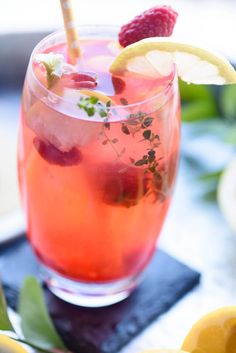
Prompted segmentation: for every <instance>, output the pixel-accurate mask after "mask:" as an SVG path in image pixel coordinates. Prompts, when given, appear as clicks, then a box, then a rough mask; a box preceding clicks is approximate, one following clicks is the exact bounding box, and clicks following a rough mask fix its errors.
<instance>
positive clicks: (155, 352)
mask: <svg viewBox="0 0 236 353" xmlns="http://www.w3.org/2000/svg"><path fill="white" fill-rule="evenodd" d="M142 353H188V352H186V351H182V350H180V349H168V348H163V349H149V350H146V351H144V352H142Z"/></svg>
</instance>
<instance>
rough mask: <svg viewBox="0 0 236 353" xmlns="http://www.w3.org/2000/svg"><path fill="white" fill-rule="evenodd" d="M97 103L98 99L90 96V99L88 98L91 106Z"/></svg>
mask: <svg viewBox="0 0 236 353" xmlns="http://www.w3.org/2000/svg"><path fill="white" fill-rule="evenodd" d="M98 101H99V99H98V97H96V96H92V97H90V98H89V102H90V103H91V104H97V102H98Z"/></svg>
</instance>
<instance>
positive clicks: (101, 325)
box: [0, 238, 200, 353]
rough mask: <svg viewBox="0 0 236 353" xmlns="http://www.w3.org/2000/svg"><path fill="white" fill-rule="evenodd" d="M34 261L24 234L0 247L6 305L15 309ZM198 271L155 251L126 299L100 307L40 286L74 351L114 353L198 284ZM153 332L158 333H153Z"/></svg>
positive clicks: (82, 352)
mask: <svg viewBox="0 0 236 353" xmlns="http://www.w3.org/2000/svg"><path fill="white" fill-rule="evenodd" d="M29 274H34V275H36V276H37V275H38V264H37V260H36V259H35V256H34V255H33V253H32V251H31V249H30V247H29V245H28V244H27V242H26V241H25V239H24V238H22V239H18V240H17V241H15V242H14V243H12V244H9V245H6V246H4V247H2V248H1V249H0V275H1V278H2V280H3V283H4V289H5V293H6V297H7V301H8V304H9V305H10V306H11V307H12V308H15V307H16V303H17V293H18V289H19V287H20V285H21V284H22V281H23V278H24V277H25V276H26V275H29ZM199 279H200V274H199V273H197V272H196V271H194V270H192V269H190V268H189V267H187V266H186V265H184V264H182V263H180V262H179V261H177V260H175V259H173V258H172V257H170V256H169V255H168V254H166V253H165V252H163V251H161V250H158V251H157V252H156V254H155V256H154V258H153V260H152V262H151V264H150V265H149V267H148V268H147V270H146V272H145V277H144V281H143V283H142V284H141V285H140V286H139V287H138V289H137V290H136V291H135V292H134V293H133V294H132V295H131V296H130V297H129V298H127V299H126V300H124V301H123V302H121V303H118V304H115V305H112V306H109V307H105V308H97V309H94V308H91V309H90V308H82V307H76V306H74V305H71V304H68V303H65V302H63V301H62V300H60V299H58V298H56V297H55V296H54V295H53V294H51V293H50V292H49V291H48V290H47V289H46V288H45V297H46V301H47V305H48V308H49V312H50V314H51V316H52V319H53V321H54V323H55V325H56V327H57V329H58V331H59V333H60V335H61V337H62V338H63V339H64V341H65V343H66V345H67V346H68V348H69V349H71V350H72V351H73V352H74V353H77V352H78V353H114V352H117V351H118V350H119V349H121V348H122V347H123V346H124V345H125V344H127V343H128V342H129V341H130V340H131V339H132V338H133V337H134V336H136V335H137V334H138V333H139V332H140V331H141V330H143V329H144V328H145V327H146V326H147V325H148V324H150V323H151V322H152V321H153V320H154V319H156V318H157V317H158V316H159V315H161V314H163V313H164V312H166V311H167V310H168V309H169V308H170V307H171V306H172V305H173V304H175V303H176V302H177V301H178V300H179V299H180V298H182V297H183V295H184V294H186V293H187V292H188V291H190V290H191V289H192V288H193V287H194V286H195V285H197V284H198V282H199ZM157 334H158V332H157Z"/></svg>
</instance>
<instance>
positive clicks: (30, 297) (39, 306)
mask: <svg viewBox="0 0 236 353" xmlns="http://www.w3.org/2000/svg"><path fill="white" fill-rule="evenodd" d="M19 314H20V317H21V329H22V332H23V334H24V337H25V338H26V340H27V341H28V342H29V344H31V345H35V346H38V347H41V349H44V350H48V349H58V350H62V351H64V352H68V350H67V349H66V347H65V345H64V343H63V342H62V340H61V338H60V336H59V335H58V333H57V331H56V329H55V327H54V325H53V322H52V320H51V318H50V317H49V314H48V311H47V308H46V305H45V301H44V297H43V292H42V289H41V287H40V285H39V283H38V281H37V280H36V278H34V277H28V278H27V279H26V280H25V282H24V285H23V287H22V289H21V292H20V300H19Z"/></svg>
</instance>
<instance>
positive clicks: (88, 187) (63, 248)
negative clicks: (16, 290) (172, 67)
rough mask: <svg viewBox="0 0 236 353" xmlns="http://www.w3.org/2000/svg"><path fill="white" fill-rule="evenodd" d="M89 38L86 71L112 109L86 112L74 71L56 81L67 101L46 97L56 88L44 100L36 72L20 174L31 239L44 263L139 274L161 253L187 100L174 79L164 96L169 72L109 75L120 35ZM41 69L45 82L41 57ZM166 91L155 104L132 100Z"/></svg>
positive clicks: (97, 274)
mask: <svg viewBox="0 0 236 353" xmlns="http://www.w3.org/2000/svg"><path fill="white" fill-rule="evenodd" d="M81 43H82V49H83V59H80V60H79V62H78V71H79V72H86V73H88V72H89V74H90V75H92V77H93V75H96V80H97V86H96V87H95V90H96V91H99V92H101V93H102V94H104V95H106V96H108V97H109V99H111V102H112V103H111V109H110V108H109V109H108V105H107V106H106V104H105V103H107V102H104V101H102V99H101V102H99V103H100V106H99V109H100V110H101V109H102V110H105V112H106V113H107V112H108V114H107V115H106V116H105V117H104V116H103V117H101V116H99V117H98V118H97V117H96V116H86V114H85V113H86V111H84V109H83V108H81V107H79V106H78V103H79V102H80V99H81V98H80V95H79V90H78V86H79V85H80V84H78V81H77V79H76V78H75V77H74V76H73V75H72V79H71V76H69V75H67V76H65V77H62V79H60V80H58V81H57V82H56V83H55V85H54V86H53V87H52V88H51V91H52V92H54V93H55V94H56V95H58V96H60V97H62V98H63V99H64V100H65V101H66V102H67V104H66V105H65V106H64V105H63V104H62V103H61V100H60V99H59V100H58V102H57V101H53V102H51V101H50V102H49V103H48V100H50V99H51V98H50V94H49V95H48V96H47V97H43V98H42V97H41V96H40V94H39V93H38V92H37V90H36V89H34V88H33V86H32V85H31V76H30V73H29V72H28V74H27V77H26V82H25V87H24V93H23V99H22V116H21V128H20V141H19V179H20V186H21V194H22V200H23V205H24V208H25V211H26V213H27V223H28V236H29V239H30V242H31V244H32V246H33V248H34V249H35V252H36V254H37V255H38V257H39V258H40V260H41V262H42V263H44V264H45V265H46V266H48V267H49V268H51V269H53V270H55V271H57V272H58V273H60V274H61V275H63V276H65V277H67V278H71V279H75V280H79V281H85V282H106V281H114V280H117V279H124V278H127V277H129V276H135V275H137V274H138V273H139V272H140V271H141V270H142V269H143V268H144V267H145V265H146V264H147V263H148V261H149V260H150V257H151V256H152V254H153V252H154V250H155V244H156V239H157V236H158V235H159V233H160V230H161V227H162V224H163V221H164V218H165V216H166V212H167V209H168V206H169V202H170V197H171V194H172V191H173V186H174V181H175V175H176V169H177V164H178V154H179V99H178V94H177V93H176V87H175V84H174V83H172V84H170V85H169V88H168V89H165V94H162V93H163V92H162V91H163V87H164V86H167V80H170V78H165V79H163V78H162V79H151V78H148V77H145V76H142V77H138V76H135V75H132V74H130V75H129V76H127V77H122V78H121V77H113V76H111V74H110V73H109V71H108V68H109V65H110V64H111V62H112V60H113V58H114V57H115V55H116V54H117V52H118V51H119V48H118V46H117V45H116V42H114V41H112V40H108V39H104V40H101V39H99V40H96V39H91V40H89V39H88V40H84V41H81ZM47 52H54V53H64V54H65V53H66V48H65V45H64V44H62V45H58V46H54V47H51V48H49V49H47ZM65 57H66V54H65ZM33 70H34V75H35V76H36V77H37V79H38V80H39V81H40V82H41V83H42V84H43V85H46V74H45V70H43V68H42V67H41V66H40V65H39V64H34V65H33ZM88 85H89V84H88ZM85 86H86V85H85ZM82 88H83V87H82ZM80 89H81V87H80ZM158 92H162V93H160V95H159V96H157V97H156V98H153V99H151V102H147V103H145V104H141V105H140V106H138V107H136V106H135V107H132V108H130V107H129V106H127V103H129V104H130V103H136V102H140V101H142V100H144V99H147V98H151V97H153V96H154V94H157V93H158ZM54 98H55V97H54ZM114 104H118V105H122V104H123V105H122V106H121V107H120V108H117V109H116V107H115V108H114V109H113V108H112V107H113V105H114ZM100 110H99V111H100ZM80 115H81V119H80ZM75 116H76V117H75Z"/></svg>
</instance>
